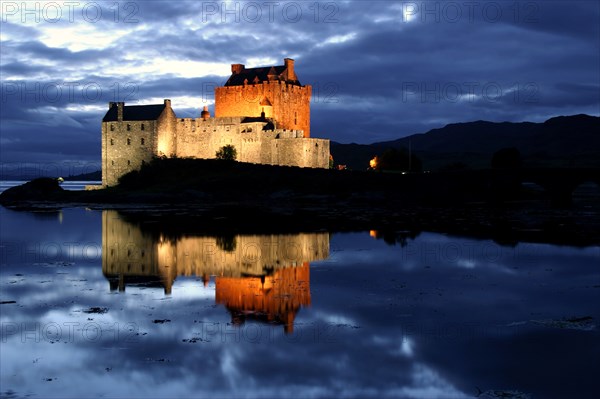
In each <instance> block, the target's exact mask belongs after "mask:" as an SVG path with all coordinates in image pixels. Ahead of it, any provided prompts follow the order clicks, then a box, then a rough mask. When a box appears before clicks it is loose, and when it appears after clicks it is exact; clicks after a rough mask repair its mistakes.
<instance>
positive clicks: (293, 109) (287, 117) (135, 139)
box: [102, 58, 329, 186]
mask: <svg viewBox="0 0 600 399" xmlns="http://www.w3.org/2000/svg"><path fill="white" fill-rule="evenodd" d="M231 72H232V74H231V77H230V78H229V79H228V80H227V82H226V83H225V85H224V86H223V87H218V88H216V89H215V116H214V117H211V115H210V113H209V112H208V109H207V107H204V110H203V111H202V112H201V114H200V118H178V117H177V115H176V114H175V112H174V111H173V109H172V108H171V101H170V100H164V103H163V104H153V105H133V106H126V105H125V103H123V102H116V103H115V102H111V103H109V109H108V112H107V113H106V115H105V116H104V118H103V119H102V185H103V186H113V185H116V184H117V183H118V180H119V178H120V177H121V176H122V175H124V174H125V173H127V172H130V171H132V170H138V169H139V168H140V167H141V166H142V164H144V163H146V162H150V160H152V158H154V157H157V156H159V157H160V156H166V157H181V158H184V157H188V158H204V159H207V158H215V154H216V152H217V151H218V150H219V149H220V148H221V147H223V146H225V145H232V146H234V147H235V149H236V151H237V160H238V161H241V162H250V163H259V164H267V165H286V166H298V167H308V168H327V167H328V166H329V140H325V139H315V138H310V97H311V92H312V88H311V86H310V85H304V86H303V85H301V84H300V82H299V81H298V77H297V76H296V73H295V71H294V60H292V59H289V58H286V59H285V60H284V65H280V66H272V67H262V68H245V66H244V65H242V64H233V65H232V66H231Z"/></svg>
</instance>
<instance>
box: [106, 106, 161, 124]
mask: <svg viewBox="0 0 600 399" xmlns="http://www.w3.org/2000/svg"><path fill="white" fill-rule="evenodd" d="M117 109H118V107H117V106H116V105H115V106H113V107H111V108H110V109H109V110H108V112H107V113H106V115H104V118H103V119H102V122H116V121H117V113H118V111H117ZM164 109H165V104H152V105H125V106H123V120H124V121H152V120H156V119H158V117H159V116H160V114H161V113H162V112H163V110H164Z"/></svg>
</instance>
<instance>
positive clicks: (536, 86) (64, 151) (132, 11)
mask: <svg viewBox="0 0 600 399" xmlns="http://www.w3.org/2000/svg"><path fill="white" fill-rule="evenodd" d="M599 4H600V3H599V2H596V1H517V2H515V1H457V2H454V1H418V2H408V1H322V2H320V1H316V2H315V1H310V2H305V1H249V2H246V1H218V2H212V1H204V2H203V1H193V2H186V1H116V2H115V1H113V0H111V1H108V2H103V1H95V2H86V1H73V2H69V1H65V2H63V1H30V2H21V1H16V2H13V1H3V2H2V3H1V10H0V14H1V15H0V17H1V19H0V21H1V22H0V23H1V25H0V41H1V43H0V51H1V57H0V74H1V81H2V82H1V83H2V92H1V103H0V105H1V111H0V129H1V130H0V144H1V149H0V156H1V158H2V159H1V162H2V163H3V164H15V163H22V164H25V163H65V162H74V163H77V162H80V163H90V164H93V163H95V162H98V161H99V159H100V121H101V118H102V116H103V115H104V113H105V112H106V109H107V103H108V102H109V101H125V102H126V103H127V104H151V103H159V102H162V100H163V99H164V98H170V99H171V100H172V103H173V108H174V109H175V111H176V113H177V115H178V116H181V117H195V116H199V114H200V111H201V109H202V106H204V105H208V106H209V109H211V111H212V105H213V89H214V87H215V86H219V85H222V84H223V83H224V82H225V81H226V80H227V78H228V76H229V74H230V70H231V69H230V64H232V63H243V64H245V65H246V66H248V67H253V66H263V65H280V64H283V58H284V57H291V58H294V59H295V60H296V72H297V74H298V77H299V79H300V81H301V83H302V84H311V85H313V100H312V108H311V119H312V121H311V122H312V128H311V133H312V135H313V136H314V137H325V138H331V139H332V140H335V141H339V142H344V143H350V142H358V143H371V142H377V141H385V140H391V139H396V138H399V137H402V136H406V135H409V134H413V133H421V132H425V131H427V130H429V129H431V128H435V127H441V126H443V125H445V124H448V123H455V122H467V121H473V120H480V119H484V120H491V121H515V122H517V121H525V120H528V121H543V120H546V119H548V118H549V117H552V116H556V115H571V114H577V113H587V114H591V115H600V51H599V49H600V23H599V22H598V21H600V5H599Z"/></svg>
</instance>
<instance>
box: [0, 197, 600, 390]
mask: <svg viewBox="0 0 600 399" xmlns="http://www.w3.org/2000/svg"><path fill="white" fill-rule="evenodd" d="M0 217H1V241H2V242H1V248H0V251H1V252H0V253H1V269H0V273H1V275H0V279H1V280H0V288H1V291H0V301H1V302H2V304H1V305H0V311H1V317H0V321H1V351H0V372H1V376H0V395H1V396H2V397H10V398H12V397H32V398H37V397H40V398H46V397H57V398H68V397H73V398H88V397H105V398H134V397H140V398H159V397H164V398H176V397H294V398H297V397H322V396H326V397H332V396H335V397H338V396H340V397H344V396H346V397H401V398H464V397H479V398H494V397H505V398H506V397H510V398H526V397H532V398H576V397H594V396H595V394H597V393H599V392H600V379H599V378H598V376H599V375H600V333H599V326H598V324H599V323H600V248H599V247H590V248H571V247H559V246H553V245H545V244H527V243H521V244H519V245H517V246H516V247H504V246H500V245H498V244H496V243H494V242H492V241H486V240H473V239H466V238H460V237H452V236H445V235H441V234H432V233H420V234H418V235H416V236H414V235H413V236H412V238H411V237H407V236H403V235H402V234H399V233H398V234H392V235H389V234H388V235H386V237H385V238H386V240H385V241H384V240H383V239H381V236H382V233H381V232H360V233H350V234H349V233H344V234H341V233H329V232H318V233H302V234H292V235H290V234H286V235H236V234H230V235H222V236H219V237H209V236H201V235H199V234H197V233H190V232H186V231H181V232H175V233H174V232H173V231H172V230H170V231H169V233H163V232H161V228H160V224H158V225H157V223H147V224H143V223H142V224H139V223H137V222H132V221H131V220H129V219H126V218H125V217H124V216H123V215H121V214H119V213H117V212H115V211H104V212H100V211H88V210H84V209H66V210H63V211H60V212H43V213H24V212H23V213H17V212H13V211H8V210H6V209H4V208H1V211H0ZM195 231H197V230H195ZM378 237H379V238H378ZM386 241H387V242H388V243H386ZM392 244H393V245H392ZM478 395H479V396H478Z"/></svg>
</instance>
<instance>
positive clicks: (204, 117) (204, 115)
mask: <svg viewBox="0 0 600 399" xmlns="http://www.w3.org/2000/svg"><path fill="white" fill-rule="evenodd" d="M200 117H201V118H202V120H207V119H208V118H210V112H208V107H207V106H206V105H205V106H204V109H203V110H202V112H201V113H200Z"/></svg>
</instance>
